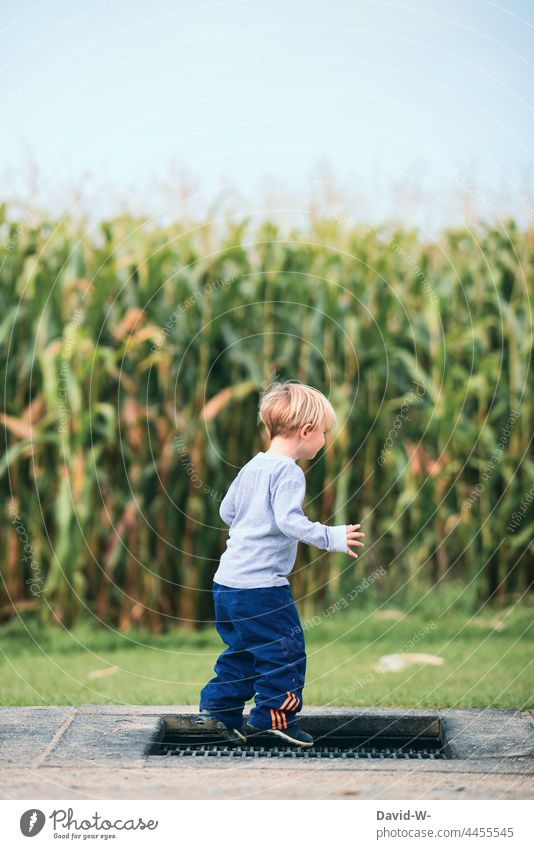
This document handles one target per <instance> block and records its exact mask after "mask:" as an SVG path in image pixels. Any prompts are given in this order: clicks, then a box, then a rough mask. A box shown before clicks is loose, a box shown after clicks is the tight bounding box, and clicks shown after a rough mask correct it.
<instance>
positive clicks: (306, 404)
mask: <svg viewBox="0 0 534 849" xmlns="http://www.w3.org/2000/svg"><path fill="white" fill-rule="evenodd" d="M258 418H259V420H261V421H262V422H263V424H264V425H265V429H266V431H267V434H268V435H269V437H270V439H271V441H272V440H274V439H277V440H288V443H289V442H290V443H291V447H292V448H293V449H294V453H295V457H296V458H297V459H311V458H312V457H315V455H316V454H317V452H318V451H319V449H320V448H322V447H323V445H324V442H325V438H324V435H325V432H326V431H327V430H330V428H331V427H332V425H333V424H335V422H336V414H335V412H334V409H333V407H332V405H331V403H330V401H329V400H328V399H327V398H325V396H324V395H323V394H322V393H321V392H319V390H318V389H313V387H311V386H307V385H306V384H305V383H298V382H293V381H287V382H285V383H278V382H276V383H272V384H271V385H270V386H269V388H268V389H267V390H266V392H265V394H264V395H263V396H262V399H261V401H260V408H259V417H258Z"/></svg>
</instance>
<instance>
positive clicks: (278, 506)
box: [271, 466, 347, 552]
mask: <svg viewBox="0 0 534 849" xmlns="http://www.w3.org/2000/svg"><path fill="white" fill-rule="evenodd" d="M305 493H306V478H305V477H304V472H303V471H302V469H301V468H300V467H298V466H297V467H296V473H295V472H292V473H290V474H284V475H282V476H281V477H280V478H279V479H278V480H277V481H276V482H275V483H274V485H273V486H272V489H271V504H272V507H273V512H274V517H275V521H276V524H277V525H278V527H279V528H280V530H281V531H282V533H283V534H285V535H286V536H288V537H291V538H292V539H297V540H301V541H302V542H307V543H310V544H311V545H314V546H315V547H316V548H322V549H323V550H325V551H342V552H346V551H347V526H346V525H331V526H329V525H322V524H321V522H310V520H309V519H308V518H307V516H305V515H304V513H303V511H302V502H303V501H304V495H305Z"/></svg>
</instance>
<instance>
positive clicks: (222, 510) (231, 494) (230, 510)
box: [219, 478, 237, 527]
mask: <svg viewBox="0 0 534 849" xmlns="http://www.w3.org/2000/svg"><path fill="white" fill-rule="evenodd" d="M236 481H237V478H234V480H233V481H232V483H231V484H230V486H229V488H228V492H227V493H226V495H225V496H224V498H223V500H222V501H221V503H220V506H219V516H220V517H221V519H222V520H223V522H224V523H225V524H226V525H228V527H230V525H231V524H232V522H233V521H234V518H235V514H236V507H235V485H236Z"/></svg>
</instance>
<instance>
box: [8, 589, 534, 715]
mask: <svg viewBox="0 0 534 849" xmlns="http://www.w3.org/2000/svg"><path fill="white" fill-rule="evenodd" d="M309 622H310V627H308V628H306V629H305V636H306V646H307V652H308V670H307V678H306V687H305V689H304V703H305V705H306V704H310V705H311V704H314V705H365V706H372V707H500V708H518V709H523V710H524V709H531V708H533V707H534V694H533V691H534V688H533V686H532V683H533V671H534V667H533V660H534V651H533V648H534V640H533V636H534V635H533V630H532V622H533V617H532V607H531V606H522V607H519V606H516V607H510V608H505V609H499V610H498V611H496V610H490V609H488V608H485V609H484V610H483V611H482V612H481V613H479V614H477V615H473V616H472V617H471V616H470V614H468V613H465V612H460V611H458V610H455V609H454V608H450V609H446V607H445V605H441V606H439V608H438V606H437V605H436V610H435V611H430V610H429V609H428V608H427V609H426V611H412V612H402V611H400V610H394V609H392V608H389V609H386V608H382V609H380V610H376V609H369V610H368V611H365V610H361V609H359V610H357V611H356V612H354V611H352V610H351V611H345V610H341V611H339V612H337V613H335V614H334V615H332V616H326V617H325V616H324V615H322V616H319V617H317V618H316V619H315V620H311V621H310V620H309ZM314 622H315V623H316V624H313V623H314ZM222 648H223V646H222V643H221V642H220V640H219V637H218V636H217V634H216V632H215V630H214V629H212V628H208V629H206V630H204V631H202V632H193V633H191V632H189V631H184V630H182V629H174V630H173V631H171V632H170V633H168V634H165V635H163V636H160V637H158V636H156V637H155V636H153V635H150V634H148V633H146V632H143V631H135V632H129V633H127V634H117V633H115V632H113V631H112V630H110V629H107V628H104V629H102V628H98V629H97V628H95V627H94V626H91V625H90V624H84V625H82V626H80V627H77V628H75V629H73V630H72V631H65V630H62V629H58V628H54V629H52V628H47V629H44V630H43V629H39V628H38V627H37V626H36V624H35V623H34V622H32V620H31V619H28V618H27V619H24V620H20V619H18V620H16V621H13V622H11V623H9V624H8V625H5V626H3V627H2V628H0V649H1V651H0V693H1V696H0V702H1V704H2V705H81V704H86V703H92V704H97V703H100V704H119V705H120V704H160V705H163V704H164V705H180V704H186V705H196V704H198V693H199V690H200V688H201V687H202V686H203V684H204V683H205V682H206V681H207V680H208V679H209V678H210V677H211V676H212V674H213V673H212V669H213V664H214V662H215V660H216V657H217V655H218V653H219V652H220V651H221V650H222ZM408 653H424V654H428V655H434V656H438V657H440V658H443V660H444V663H443V664H442V665H439V666H434V665H430V664H429V663H428V662H426V663H422V662H419V663H417V664H416V665H411V666H409V667H407V668H405V669H403V670H401V671H396V672H395V671H380V670H377V669H376V668H375V664H376V662H377V661H378V659H379V658H380V657H381V656H383V655H391V654H400V655H401V657H402V656H406V655H407V654H408Z"/></svg>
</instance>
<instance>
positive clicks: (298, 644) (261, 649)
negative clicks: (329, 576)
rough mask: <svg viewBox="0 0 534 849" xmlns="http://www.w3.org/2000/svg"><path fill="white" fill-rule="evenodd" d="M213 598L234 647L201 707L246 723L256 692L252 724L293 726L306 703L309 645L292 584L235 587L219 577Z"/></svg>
mask: <svg viewBox="0 0 534 849" xmlns="http://www.w3.org/2000/svg"><path fill="white" fill-rule="evenodd" d="M213 600H214V603H215V627H216V629H217V633H218V634H219V636H220V637H221V638H222V640H223V641H224V642H225V643H226V645H227V646H228V648H227V649H225V651H223V652H222V654H221V655H220V656H219V658H218V660H217V662H216V664H215V667H214V671H215V677H214V678H212V679H211V681H208V683H207V684H206V686H205V687H203V689H202V691H201V693H200V709H201V710H202V709H205V710H208V711H209V712H210V714H212V715H213V716H215V717H216V718H217V719H220V720H221V722H224V724H225V725H226V726H228V727H229V728H241V727H242V724H243V707H244V705H245V702H246V701H248V699H251V698H252V697H253V696H254V701H255V703H256V704H255V707H253V708H252V710H251V711H250V716H249V722H250V724H251V725H253V726H255V727H256V728H278V729H280V730H283V729H284V728H290V727H291V726H292V725H294V724H295V723H296V721H297V720H296V714H297V713H298V712H299V711H300V710H301V709H302V688H303V687H304V678H305V674H306V650H305V646H304V635H303V632H302V626H301V624H300V619H299V615H298V613H297V608H296V606H295V602H294V601H293V597H292V595H291V590H290V589H289V586H288V585H287V584H286V585H285V586H282V587H258V588H254V589H250V590H249V589H233V588H231V587H225V586H222V584H217V583H216V582H215V581H214V582H213Z"/></svg>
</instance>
